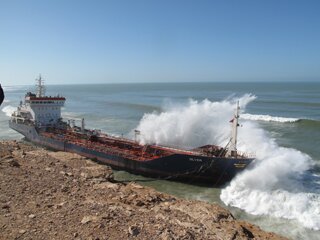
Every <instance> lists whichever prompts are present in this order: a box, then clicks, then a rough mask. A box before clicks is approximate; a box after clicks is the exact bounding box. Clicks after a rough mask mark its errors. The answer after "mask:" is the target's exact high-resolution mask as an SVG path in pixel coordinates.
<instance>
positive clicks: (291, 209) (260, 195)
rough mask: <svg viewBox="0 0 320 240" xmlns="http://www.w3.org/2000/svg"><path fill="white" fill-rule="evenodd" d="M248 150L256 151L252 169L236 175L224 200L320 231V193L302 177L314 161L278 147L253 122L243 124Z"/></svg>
mask: <svg viewBox="0 0 320 240" xmlns="http://www.w3.org/2000/svg"><path fill="white" fill-rule="evenodd" d="M240 129H241V136H242V137H244V138H245V139H246V140H247V141H246V146H245V147H246V148H248V149H252V148H255V149H257V151H256V154H257V159H256V163H255V166H254V168H253V169H249V170H246V171H244V172H243V173H242V174H240V175H238V176H236V178H235V179H234V180H232V182H231V183H230V185H229V186H228V187H226V188H225V189H223V190H222V191H221V196H220V198H221V200H222V201H223V202H224V203H225V204H227V205H231V206H234V207H238V208H241V209H243V210H245V211H246V212H248V213H251V214H254V215H270V216H274V217H281V218H286V219H292V220H295V221H298V222H300V224H302V225H303V226H304V227H306V228H310V229H314V230H319V229H320V204H319V201H320V194H319V193H317V192H315V191H316V190H315V189H306V188H305V187H304V186H303V185H302V183H301V178H302V176H303V175H304V174H309V173H307V172H306V170H308V169H309V168H310V167H311V166H312V165H313V161H312V160H311V158H310V157H309V156H307V155H306V154H304V153H302V152H300V151H298V150H295V149H290V148H283V147H280V146H278V145H277V144H276V143H275V141H274V140H273V139H271V138H270V137H269V136H268V135H267V133H266V132H265V131H263V130H262V129H260V128H258V126H257V125H255V123H254V122H250V123H246V124H244V127H243V128H240Z"/></svg>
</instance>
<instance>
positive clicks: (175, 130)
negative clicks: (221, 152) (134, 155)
mask: <svg viewBox="0 0 320 240" xmlns="http://www.w3.org/2000/svg"><path fill="white" fill-rule="evenodd" d="M253 99H255V97H254V96H252V95H245V96H243V97H242V98H241V99H240V106H242V107H243V108H244V107H245V105H246V104H247V103H248V102H250V101H252V100H253ZM234 108H235V100H231V101H222V102H211V101H209V100H203V101H201V102H198V101H195V100H190V101H189V103H188V104H186V105H184V106H182V105H179V106H177V107H174V106H172V104H171V106H170V109H168V110H167V111H165V112H162V113H149V114H145V115H144V116H143V118H142V119H141V121H140V123H139V125H138V126H137V129H139V130H140V131H141V136H140V141H141V143H143V144H145V143H156V144H166V145H174V146H181V147H197V146H200V145H204V144H208V143H216V144H220V145H224V144H226V142H227V140H228V136H229V134H230V123H229V120H230V119H231V118H232V116H233V112H234Z"/></svg>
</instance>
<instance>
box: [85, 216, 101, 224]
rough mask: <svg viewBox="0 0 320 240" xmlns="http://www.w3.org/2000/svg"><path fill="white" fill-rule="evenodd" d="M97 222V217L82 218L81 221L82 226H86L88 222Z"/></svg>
mask: <svg viewBox="0 0 320 240" xmlns="http://www.w3.org/2000/svg"><path fill="white" fill-rule="evenodd" d="M97 220H98V217H97V216H84V217H83V218H82V220H81V223H82V224H86V223H89V222H96V221H97Z"/></svg>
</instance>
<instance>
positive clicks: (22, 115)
mask: <svg viewBox="0 0 320 240" xmlns="http://www.w3.org/2000/svg"><path fill="white" fill-rule="evenodd" d="M36 81H37V85H36V86H37V94H34V93H31V92H28V93H27V94H26V96H25V99H24V102H20V106H19V107H18V109H17V111H15V112H14V113H13V114H12V117H11V121H16V122H21V121H22V122H25V123H30V124H35V125H36V126H47V125H54V124H56V123H57V122H58V121H59V120H60V119H61V107H63V106H64V103H65V101H66V99H65V98H64V97H61V96H59V95H58V96H53V97H52V96H45V88H44V85H43V79H42V78H41V75H40V76H39V78H38V79H36Z"/></svg>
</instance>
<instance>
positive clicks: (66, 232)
mask: <svg viewBox="0 0 320 240" xmlns="http://www.w3.org/2000/svg"><path fill="white" fill-rule="evenodd" d="M0 158H1V160H0V238H1V239H284V238H282V237H280V236H278V235H276V234H274V233H267V232H264V231H262V230H261V229H259V228H258V227H257V226H254V225H252V224H250V223H247V222H244V221H238V220H236V219H235V218H234V217H233V216H232V215H231V213H230V212H229V211H227V210H225V209H223V208H222V207H220V206H218V205H216V204H208V203H204V202H200V201H190V200H183V199H177V198H176V197H173V196H170V195H167V194H163V193H159V192H156V191H155V190H153V189H151V188H147V187H142V186H140V185H138V184H135V183H129V184H123V183H116V182H114V181H113V177H112V170H111V169H110V168H109V167H107V166H103V165H99V164H97V163H95V162H92V161H90V160H88V159H86V158H84V157H81V156H79V155H76V154H71V153H64V152H52V151H47V150H44V149H42V148H37V147H34V146H31V145H28V144H25V143H20V142H16V141H1V142H0Z"/></svg>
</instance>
